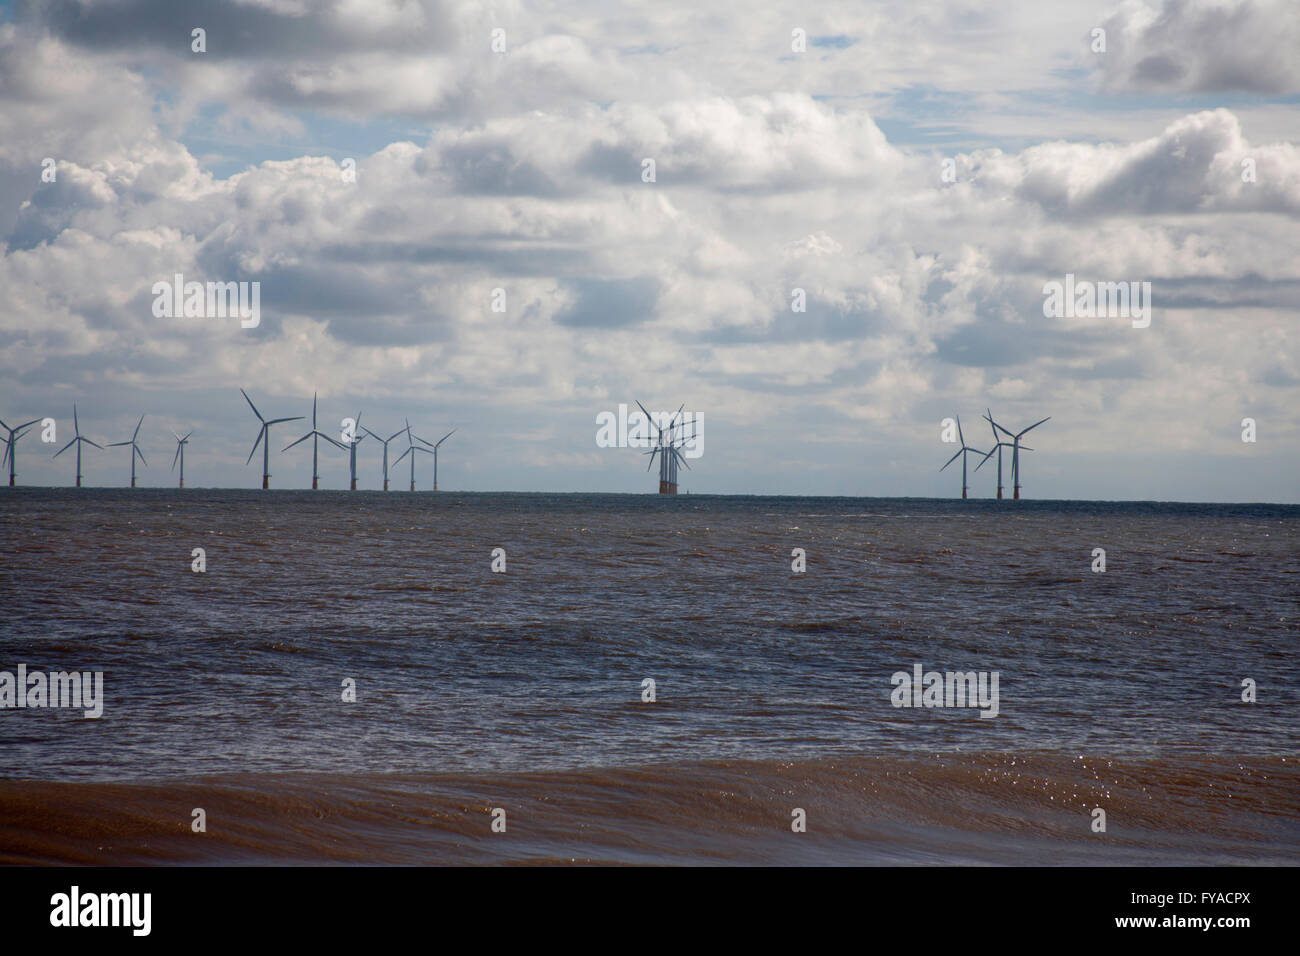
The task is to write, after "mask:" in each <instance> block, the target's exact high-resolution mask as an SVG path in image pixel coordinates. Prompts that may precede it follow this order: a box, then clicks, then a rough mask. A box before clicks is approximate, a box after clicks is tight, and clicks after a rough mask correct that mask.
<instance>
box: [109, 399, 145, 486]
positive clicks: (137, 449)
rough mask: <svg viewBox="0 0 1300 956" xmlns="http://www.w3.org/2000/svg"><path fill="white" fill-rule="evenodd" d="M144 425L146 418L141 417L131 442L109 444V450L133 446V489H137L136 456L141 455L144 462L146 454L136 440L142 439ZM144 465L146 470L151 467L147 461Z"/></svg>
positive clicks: (132, 434)
mask: <svg viewBox="0 0 1300 956" xmlns="http://www.w3.org/2000/svg"><path fill="white" fill-rule="evenodd" d="M143 424H144V416H143V415H141V416H140V420H139V421H138V422H136V423H135V431H134V432H132V433H131V438H130V440H129V441H113V442H109V443H108V447H109V448H122V447H124V446H126V445H130V446H131V487H132V488H134V487H135V456H136V455H139V456H140V460H141V461H144V452H142V451H141V450H140V446H139V445H138V444H136V439H137V438H139V437H140V426H141V425H143ZM144 465H145V467H146V468H148V467H149V463H148V462H147V461H144Z"/></svg>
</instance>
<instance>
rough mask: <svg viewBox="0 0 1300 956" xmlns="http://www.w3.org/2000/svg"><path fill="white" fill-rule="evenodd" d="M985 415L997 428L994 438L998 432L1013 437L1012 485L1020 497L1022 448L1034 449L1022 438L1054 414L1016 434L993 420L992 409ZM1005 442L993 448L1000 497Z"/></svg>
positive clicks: (1016, 496) (991, 452) (999, 495)
mask: <svg viewBox="0 0 1300 956" xmlns="http://www.w3.org/2000/svg"><path fill="white" fill-rule="evenodd" d="M984 417H985V418H987V419H988V421H989V424H990V425H992V426H993V428H994V429H995V431H994V432H993V437H994V438H996V437H997V433H998V432H1002V434H1004V435H1006V436H1007V437H1008V438H1010V439H1011V485H1012V490H1013V493H1014V497H1015V498H1017V499H1018V498H1019V497H1020V449H1022V448H1023V449H1024V450H1025V451H1033V449H1032V448H1029V447H1028V446H1026V445H1022V444H1020V439H1021V438H1022V437H1023V436H1024V435H1025V434H1026V433H1028V432H1031V431H1033V430H1034V429H1035V428H1037V427H1038V426H1039V425H1041V424H1043V422H1046V421H1050V420H1051V417H1052V416H1051V415H1048V416H1047V418H1043V419H1040V420H1039V421H1036V422H1034V423H1033V424H1032V425H1030V426H1029V427H1028V428H1025V429H1022V430H1021V431H1019V432H1017V433H1016V434H1014V435H1013V434H1012V433H1011V432H1009V431H1007V430H1006V429H1005V428H1003V427H1002V426H1001V425H999V424H998V423H997V422H995V421H994V420H993V412H992V410H990V411H989V413H988V414H987V415H985V416H984ZM1004 444H1006V443H1005V442H999V443H998V444H997V446H995V448H994V449H993V451H996V452H997V453H998V497H999V498H1001V497H1002V493H1001V492H1002V446H1003V445H1004ZM993 451H990V452H989V454H990V455H992V454H993ZM986 459H987V456H986ZM980 464H981V465H982V464H984V462H982V461H981V462H980ZM977 470H978V467H977Z"/></svg>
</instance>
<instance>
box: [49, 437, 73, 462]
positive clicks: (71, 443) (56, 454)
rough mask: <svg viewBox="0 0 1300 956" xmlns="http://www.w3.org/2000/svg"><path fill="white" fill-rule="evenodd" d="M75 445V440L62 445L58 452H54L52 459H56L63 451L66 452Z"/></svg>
mask: <svg viewBox="0 0 1300 956" xmlns="http://www.w3.org/2000/svg"><path fill="white" fill-rule="evenodd" d="M76 443H77V440H76V439H75V438H74V439H72V441H70V442H68V443H67V444H66V445H64V446H63V447H62V448H60V449H59V450H58V451H56V452H55V453H54V457H55V458H58V457H59V456H60V455H62V454H63V453H64V452H65V451H67V450H68V449H69V448H71V447H72V446H73V445H75V444H76Z"/></svg>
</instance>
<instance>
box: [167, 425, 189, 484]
mask: <svg viewBox="0 0 1300 956" xmlns="http://www.w3.org/2000/svg"><path fill="white" fill-rule="evenodd" d="M172 434H173V435H176V433H175V432H172ZM193 434H194V432H193V431H188V432H186V433H185V437H184V438H182V437H181V436H180V435H176V454H175V455H173V456H172V471H175V470H176V462H177V461H180V463H181V483H180V485H179V487H181V488H184V487H185V446H186V445H188V444H189V443H190V436H191V435H193Z"/></svg>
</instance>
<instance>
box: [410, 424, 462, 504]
mask: <svg viewBox="0 0 1300 956" xmlns="http://www.w3.org/2000/svg"><path fill="white" fill-rule="evenodd" d="M454 434H456V429H454V428H453V429H452V430H451V431H449V432H447V434H445V435H443V436H442V437H441V438H439V439H438V441H437V442H435V443H434V444H433V445H432V446H431V447H432V448H433V490H434V491H437V490H438V446H439V445H441V444H442V443H443V442H445V441H446V440H447V439H448V438H450V437H451V436H452V435H454ZM418 440H419V441H424V439H423V438H420V439H418ZM424 443H425V444H426V445H428V444H429V443H428V442H427V441H424ZM420 450H421V451H423V450H424V449H420Z"/></svg>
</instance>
